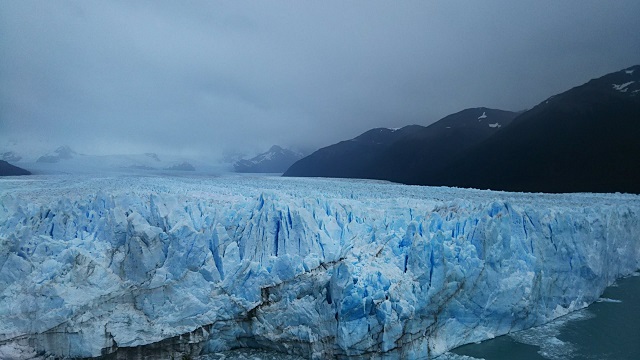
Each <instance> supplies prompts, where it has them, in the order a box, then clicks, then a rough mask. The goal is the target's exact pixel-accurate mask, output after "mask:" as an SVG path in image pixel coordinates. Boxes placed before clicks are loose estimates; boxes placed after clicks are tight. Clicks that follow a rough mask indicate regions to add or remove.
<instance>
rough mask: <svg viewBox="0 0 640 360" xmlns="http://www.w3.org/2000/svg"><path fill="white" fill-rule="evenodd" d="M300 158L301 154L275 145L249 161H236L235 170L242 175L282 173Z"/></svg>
mask: <svg viewBox="0 0 640 360" xmlns="http://www.w3.org/2000/svg"><path fill="white" fill-rule="evenodd" d="M300 158H302V155H301V154H299V153H296V152H294V151H291V150H287V149H283V148H281V147H280V146H278V145H274V146H272V147H271V148H270V149H269V151H267V152H265V153H262V154H259V155H257V156H255V157H253V158H251V159H249V160H239V161H236V162H235V163H234V164H233V168H234V170H235V171H236V172H240V173H282V172H284V171H285V170H287V168H288V167H289V166H291V164H293V163H294V162H296V161H297V160H300Z"/></svg>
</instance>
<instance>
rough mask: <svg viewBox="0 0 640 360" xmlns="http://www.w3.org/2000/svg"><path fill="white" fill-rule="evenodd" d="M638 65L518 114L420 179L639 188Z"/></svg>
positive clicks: (536, 187)
mask: <svg viewBox="0 0 640 360" xmlns="http://www.w3.org/2000/svg"><path fill="white" fill-rule="evenodd" d="M639 89H640V66H634V67H631V68H628V69H625V70H622V71H618V72H615V73H612V74H608V75H605V76H603V77H601V78H598V79H593V80H591V81H589V82H587V83H586V84H584V85H581V86H578V87H575V88H573V89H571V90H569V91H566V92H564V93H562V94H559V95H556V96H553V97H551V98H549V99H548V100H546V101H544V102H542V103H541V104H539V105H537V106H536V107H534V108H533V109H531V110H529V111H527V112H525V113H523V114H522V115H520V116H519V117H517V118H516V119H515V120H514V121H513V123H512V124H511V125H510V126H509V127H506V128H505V129H504V130H502V131H500V132H499V133H498V134H496V135H495V136H493V137H491V138H489V139H487V140H486V141H485V142H483V143H481V144H478V145H477V146H475V147H473V148H472V149H470V150H469V151H468V152H465V153H464V154H463V155H461V156H458V157H456V159H455V160H454V161H452V162H451V163H450V164H448V165H447V166H446V168H445V169H443V171H442V172H440V173H439V174H437V175H436V176H433V177H432V178H430V179H428V180H427V181H421V182H420V181H416V182H415V183H416V184H422V185H447V186H458V187H474V188H481V189H494V190H506V191H527V192H632V193H640V141H639V139H640V92H639Z"/></svg>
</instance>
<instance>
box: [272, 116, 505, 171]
mask: <svg viewBox="0 0 640 360" xmlns="http://www.w3.org/2000/svg"><path fill="white" fill-rule="evenodd" d="M516 115H517V113H514V112H510V111H503V110H496V109H488V108H474V109H466V110H463V111H460V112H458V113H456V114H452V115H449V116H447V117H445V118H443V119H441V120H439V121H437V122H435V123H433V124H431V125H429V126H427V127H424V126H420V125H410V126H405V127H403V128H400V129H385V128H379V129H372V130H369V131H367V132H365V133H364V134H362V135H360V136H358V137H356V138H354V139H351V140H347V141H342V142H340V143H337V144H334V145H331V146H327V147H325V148H322V149H320V150H318V151H316V152H315V153H313V154H311V155H309V156H307V157H306V158H304V159H302V160H300V161H298V162H296V163H295V164H294V165H293V166H291V167H290V168H289V169H288V170H287V171H286V172H285V174H284V175H285V176H319V177H341V178H368V179H383V180H391V181H398V182H408V183H411V182H415V180H416V179H422V178H423V177H425V176H426V174H428V173H430V172H433V171H436V170H437V169H439V168H440V167H442V166H443V165H444V164H446V163H447V162H448V161H449V160H450V159H451V158H452V157H453V156H455V155H456V154H458V153H460V152H462V151H464V150H465V149H467V148H469V147H471V146H473V145H475V144H477V143H479V142H481V141H483V140H485V139H487V138H488V137H489V136H491V135H493V134H495V133H497V132H498V131H499V130H500V129H501V128H502V127H504V126H506V125H508V124H509V123H510V122H511V120H512V119H513V118H514V117H515V116H516Z"/></svg>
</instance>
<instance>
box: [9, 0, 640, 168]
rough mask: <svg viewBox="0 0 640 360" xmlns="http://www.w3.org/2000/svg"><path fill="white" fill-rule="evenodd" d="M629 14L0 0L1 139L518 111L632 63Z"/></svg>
mask: <svg viewBox="0 0 640 360" xmlns="http://www.w3.org/2000/svg"><path fill="white" fill-rule="evenodd" d="M637 14H640V2H638V1H635V0H630V1H616V2H603V1H595V0H590V1H562V2H557V1H536V2H527V4H522V2H513V1H483V2H471V1H447V2H445V1H440V2H431V1H430V2H426V1H407V2H401V3H392V2H383V1H379V2H369V1H366V2H365V1H352V2H341V1H335V2H284V1H283V2H208V1H206V2H205V1H202V2H201V1H190V2H162V1H138V2H129V1H112V2H98V1H64V2H62V1H60V2H49V1H35V2H34V1H12V2H10V1H5V2H3V3H2V6H1V7H0V54H1V57H2V61H0V83H1V84H2V86H1V87H0V140H2V141H5V142H7V141H10V140H12V139H13V141H16V139H18V141H19V142H25V141H27V140H25V139H28V140H29V141H34V142H39V143H46V144H51V146H55V145H57V144H63V143H67V144H71V145H73V146H75V147H77V148H78V150H80V151H83V152H86V153H122V152H141V151H158V152H162V151H164V152H177V153H189V154H193V153H201V154H209V155H211V156H217V155H218V154H219V153H220V151H221V150H223V149H237V150H242V149H246V150H249V151H257V150H260V149H266V148H267V147H268V146H270V145H271V144H276V143H277V144H281V145H289V146H305V147H319V146H324V145H328V144H330V143H333V142H337V141H340V140H343V139H347V138H350V137H353V136H355V135H357V134H359V133H361V132H363V131H365V130H367V129H369V128H372V127H378V126H387V127H397V126H403V125H407V124H412V123H418V124H423V125H426V124H429V123H431V122H433V121H435V120H438V119H439V118H441V117H442V116H445V115H447V114H450V113H453V112H456V111H459V110H462V109H464V108H468V107H476V106H488V107H496V108H502V109H506V110H521V109H524V108H528V107H531V106H533V105H535V104H537V103H538V102H541V101H542V100H544V99H545V98H546V97H548V96H550V95H552V94H555V93H558V92H561V91H564V90H567V89H568V88H570V87H572V86H575V85H579V84H581V83H583V82H585V81H587V80H589V79H590V78H593V77H597V76H600V75H603V74H605V73H607V72H611V71H615V70H618V69H621V68H623V67H627V66H630V65H634V64H636V63H639V62H640V23H639V22H638V21H637ZM0 145H1V144H0Z"/></svg>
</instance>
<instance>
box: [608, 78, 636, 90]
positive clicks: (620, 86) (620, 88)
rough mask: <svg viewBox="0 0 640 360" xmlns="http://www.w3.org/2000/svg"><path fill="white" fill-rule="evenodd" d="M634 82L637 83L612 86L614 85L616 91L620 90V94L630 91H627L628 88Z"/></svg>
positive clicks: (630, 82)
mask: <svg viewBox="0 0 640 360" xmlns="http://www.w3.org/2000/svg"><path fill="white" fill-rule="evenodd" d="M634 82H635V81H629V82H626V83H624V84H620V85H616V84H612V85H613V88H614V89H615V90H618V91H620V92H627V90H628V89H627V86H629V85H631V84H633V83H634Z"/></svg>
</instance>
